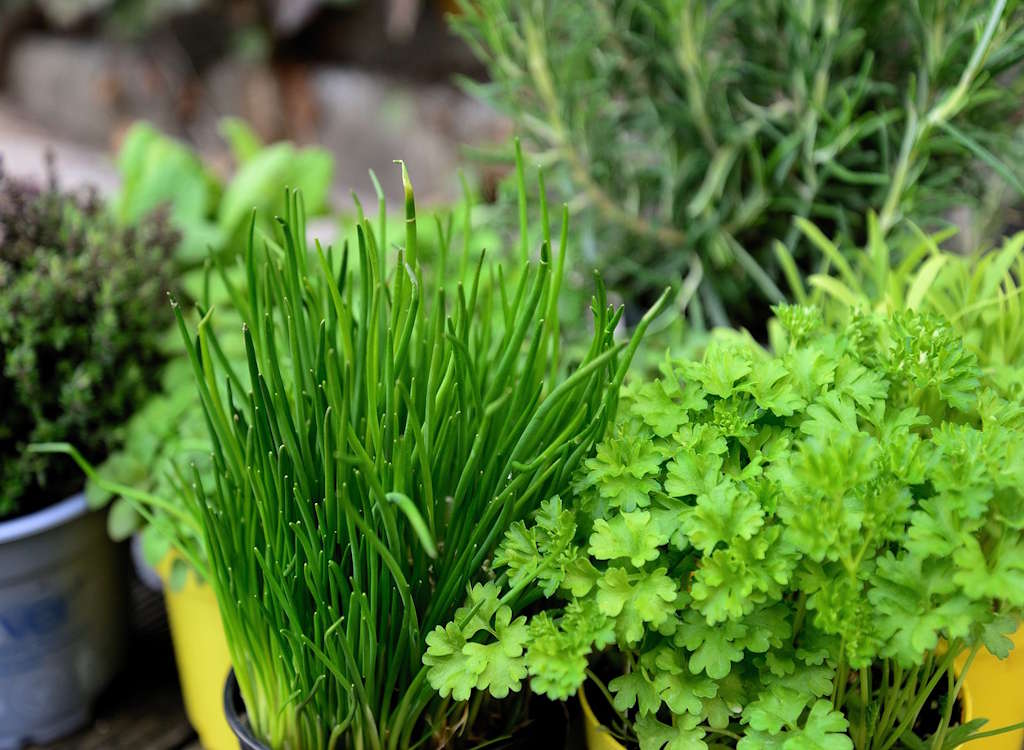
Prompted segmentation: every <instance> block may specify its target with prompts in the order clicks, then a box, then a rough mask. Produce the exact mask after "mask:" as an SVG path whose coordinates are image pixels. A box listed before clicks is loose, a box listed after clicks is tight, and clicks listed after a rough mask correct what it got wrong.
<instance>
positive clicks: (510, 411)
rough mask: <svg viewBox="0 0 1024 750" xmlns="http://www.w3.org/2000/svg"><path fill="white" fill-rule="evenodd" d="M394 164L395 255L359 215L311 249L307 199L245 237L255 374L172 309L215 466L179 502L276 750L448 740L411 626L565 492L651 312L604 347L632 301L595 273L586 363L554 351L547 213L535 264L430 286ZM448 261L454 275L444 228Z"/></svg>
mask: <svg viewBox="0 0 1024 750" xmlns="http://www.w3.org/2000/svg"><path fill="white" fill-rule="evenodd" d="M403 178H404V179H403V181H404V182H405V185H406V200H405V206H406V217H407V222H406V227H407V233H406V243H407V244H406V246H405V247H404V248H400V249H398V250H397V252H392V253H390V255H391V256H393V257H394V265H393V267H386V265H385V259H386V258H387V256H388V255H389V253H388V252H386V248H384V247H382V246H381V235H382V233H383V225H381V228H379V229H378V230H377V231H375V229H374V227H373V225H372V223H371V222H370V221H368V220H367V219H366V218H365V217H360V221H359V223H358V227H357V231H356V237H355V242H354V243H353V245H352V246H351V247H350V246H348V245H346V246H345V248H344V249H343V250H342V252H340V253H334V252H333V251H331V250H327V251H324V250H323V249H322V248H321V247H320V246H319V245H316V246H315V247H313V248H310V247H307V244H306V239H305V237H306V231H305V226H304V218H303V208H302V199H301V195H300V194H297V193H289V195H288V199H287V210H286V212H285V216H284V217H283V218H281V219H279V222H278V223H279V232H278V240H277V241H270V240H268V239H267V238H261V237H258V236H257V233H256V232H252V233H251V234H250V242H249V246H248V249H247V251H246V254H245V258H244V266H245V270H246V274H247V289H246V290H241V289H235V290H234V291H233V297H234V299H235V304H236V306H237V307H238V309H239V311H240V312H241V315H242V317H243V319H244V321H245V326H244V330H243V331H242V333H241V335H242V336H243V337H244V343H245V349H246V354H247V366H248V377H249V382H250V383H251V384H252V386H251V389H246V390H245V391H243V390H242V388H241V383H242V382H243V379H242V378H240V377H239V376H238V373H236V372H234V371H233V370H232V369H231V364H230V362H229V360H228V358H226V357H224V356H222V355H221V351H222V347H221V346H220V344H219V342H218V335H217V334H216V333H215V332H214V330H213V327H212V326H211V325H210V320H211V318H212V316H214V315H216V313H215V312H214V311H205V313H204V314H203V317H202V320H201V321H200V323H199V324H198V329H197V330H196V331H192V330H190V328H189V326H188V325H187V324H186V322H185V319H184V317H183V316H182V314H181V312H180V311H178V321H179V326H180V328H181V332H182V335H183V337H184V339H185V341H186V345H187V348H188V354H189V357H190V359H191V361H192V365H193V368H194V371H195V376H196V383H197V387H198V389H199V392H200V395H201V398H202V402H203V407H204V411H205V414H206V419H207V421H208V426H209V430H210V435H211V438H212V444H213V462H214V465H215V468H216V472H215V475H216V481H215V483H213V485H212V486H211V485H210V483H203V482H200V481H199V480H198V477H196V479H195V481H193V482H185V483H183V484H184V486H183V488H182V489H183V494H184V495H185V498H186V501H187V504H188V506H189V508H190V509H191V511H192V512H193V513H194V514H195V515H196V518H197V520H198V523H199V526H200V527H201V529H202V539H203V543H204V545H205V550H204V553H205V558H206V560H207V564H206V566H205V567H206V570H205V574H206V578H207V579H208V580H209V582H210V584H211V585H212V587H213V590H214V591H215V593H216V596H217V599H218V603H219V605H220V610H221V615H222V618H223V622H224V626H225V630H226V634H227V640H228V644H229V647H230V650H231V656H232V662H233V664H234V668H235V672H236V675H237V678H238V683H239V687H240V689H241V693H242V696H243V699H244V701H245V705H246V709H247V712H248V717H249V721H250V723H251V725H252V727H253V730H254V731H255V733H256V734H257V735H258V736H259V737H260V738H261V739H262V740H264V741H265V742H267V743H268V744H269V745H270V747H272V748H274V750H310V749H311V748H331V749H333V748H352V749H357V750H396V749H397V748H403V749H404V748H412V747H419V746H428V745H429V743H430V741H431V738H432V737H433V736H435V735H439V734H440V732H441V731H442V728H443V726H444V725H445V722H446V721H447V718H448V715H450V714H451V712H452V711H454V710H455V709H456V708H457V707H453V706H452V704H451V703H450V702H443V701H441V700H440V698H439V697H437V696H436V694H435V693H434V692H433V690H432V689H431V688H430V686H429V685H428V683H427V680H426V677H425V668H424V667H423V666H422V656H423V651H424V648H425V646H424V636H425V635H426V634H427V633H429V632H430V631H431V630H433V629H434V628H435V627H436V626H438V625H442V624H444V623H446V622H448V621H450V620H451V618H452V616H453V615H454V613H455V610H456V609H457V608H458V607H459V606H461V605H462V604H463V602H464V601H465V597H466V592H467V588H468V587H469V586H470V585H472V584H473V583H476V582H480V581H483V580H486V579H487V578H488V575H489V573H488V567H487V562H488V559H489V556H490V555H491V553H492V551H493V550H494V549H495V547H496V545H497V543H498V542H499V541H500V540H501V539H502V537H503V535H504V532H505V531H506V529H508V527H509V525H510V524H512V523H513V522H515V521H518V520H521V519H523V518H525V517H526V516H527V515H529V513H530V512H531V511H532V510H534V509H535V508H537V507H538V506H539V504H540V503H541V502H542V501H543V500H546V499H547V498H548V497H550V496H552V495H553V494H555V493H557V492H558V491H559V490H560V489H562V490H564V489H565V487H566V485H567V483H568V480H569V477H570V476H571V475H572V473H573V470H574V469H575V468H576V467H577V466H578V465H579V463H580V461H581V459H582V458H583V457H585V456H587V454H589V453H590V451H591V449H592V447H593V446H594V445H595V443H596V442H597V441H598V440H600V438H601V436H602V435H603V433H604V431H605V427H606V425H607V424H608V422H609V420H610V419H611V418H612V417H613V415H614V412H615V409H616V405H617V398H618V391H619V386H620V384H621V383H622V380H623V378H624V376H625V372H626V367H627V365H628V362H629V360H630V358H631V357H632V355H633V353H634V351H635V349H636V346H637V344H638V343H639V339H640V337H641V336H642V335H643V330H644V328H645V327H646V323H645V324H643V325H641V326H639V327H638V329H637V331H636V333H635V334H634V336H633V339H632V340H631V341H630V342H628V343H625V342H624V343H616V341H615V339H614V330H615V327H616V324H617V323H618V321H619V318H620V316H621V314H622V310H621V309H618V310H615V309H612V308H611V307H609V306H608V305H607V304H606V300H605V295H604V289H603V286H602V285H601V283H600V281H598V283H597V294H596V297H595V299H594V303H593V305H592V310H593V315H594V330H593V336H592V340H591V342H590V345H589V348H588V349H587V350H586V353H585V356H583V357H582V359H581V360H580V361H578V362H577V363H575V367H573V368H572V369H571V372H568V373H567V372H565V371H563V370H560V369H556V368H554V367H552V366H551V363H552V362H559V361H563V359H564V358H562V359H560V358H559V355H558V346H559V337H558V335H557V325H558V323H557V318H556V317H554V316H552V315H551V311H552V310H554V309H555V301H556V296H557V293H558V288H559V285H560V282H561V278H560V276H561V274H562V271H563V269H564V268H565V263H564V261H565V252H566V243H565V241H564V233H563V240H562V242H561V243H560V246H559V249H558V251H557V257H555V258H552V257H551V249H550V230H549V229H548V227H546V226H545V227H543V228H542V234H543V236H544V237H545V241H544V243H543V245H542V247H541V249H540V254H539V255H540V257H539V262H537V263H530V262H528V261H527V259H525V258H524V259H522V260H521V261H520V263H519V268H518V269H516V270H517V272H516V273H514V274H510V275H502V273H501V271H500V270H495V271H492V270H491V269H492V266H488V265H486V264H485V262H484V260H483V259H482V258H481V260H480V262H479V263H478V264H477V265H476V270H475V273H473V274H472V276H471V278H468V279H467V283H466V284H465V285H463V284H461V283H460V284H456V285H454V287H452V288H448V287H446V286H445V285H444V274H443V273H436V272H435V273H433V274H428V275H427V276H428V277H429V278H432V279H433V281H431V282H429V283H430V286H429V287H428V286H427V285H426V284H425V282H424V278H426V277H425V275H424V273H423V271H422V269H421V267H420V265H419V259H418V258H417V253H416V249H415V242H416V236H417V233H416V210H415V202H414V199H413V193H412V189H411V186H410V185H409V182H408V179H407V178H406V176H405V172H404V167H403ZM520 187H521V189H522V184H521V185H520ZM542 215H543V216H544V217H546V216H547V210H546V207H545V208H544V210H543V213H542ZM443 234H444V233H442V235H443ZM449 239H450V238H449ZM440 254H441V257H440V263H439V267H440V268H441V269H442V270H443V269H444V267H445V264H446V262H447V256H448V241H447V239H443V241H442V247H441V253H440ZM463 260H465V259H463ZM435 270H436V269H435ZM509 278H512V279H516V280H517V281H516V283H515V284H514V287H512V286H510V287H509V288H506V287H505V285H504V282H503V280H504V279H509ZM225 281H226V283H227V277H226V275H225ZM663 300H664V297H663V298H662V301H663ZM659 307H660V303H659ZM649 317H651V316H649Z"/></svg>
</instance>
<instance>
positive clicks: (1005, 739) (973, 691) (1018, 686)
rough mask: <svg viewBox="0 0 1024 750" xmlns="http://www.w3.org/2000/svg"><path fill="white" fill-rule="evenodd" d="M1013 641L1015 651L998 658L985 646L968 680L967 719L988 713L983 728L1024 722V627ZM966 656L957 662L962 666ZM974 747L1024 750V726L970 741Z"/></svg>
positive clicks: (972, 749)
mask: <svg viewBox="0 0 1024 750" xmlns="http://www.w3.org/2000/svg"><path fill="white" fill-rule="evenodd" d="M1010 640H1012V641H1013V651H1011V652H1010V655H1009V656H1008V657H1007V658H1005V659H997V658H996V657H994V656H992V654H990V653H989V652H988V651H985V650H984V649H982V650H981V651H980V652H979V653H978V655H977V656H975V657H974V662H973V663H972V664H971V670H970V672H968V673H967V679H966V680H964V689H963V697H962V703H963V706H964V721H970V720H971V719H972V718H974V717H976V716H984V717H985V718H986V719H988V723H986V724H985V726H983V727H982V728H981V729H982V731H987V730H992V729H999V728H1000V727H1005V726H1009V725H1011V724H1019V723H1020V722H1022V721H1024V628H1017V632H1015V633H1014V634H1013V635H1012V636H1010ZM962 664H963V657H962V658H961V660H960V661H959V662H958V663H957V667H958V668H959V667H960V666H961V665H962ZM967 747H969V748H970V750H1020V749H1021V747H1024V729H1018V730H1016V731H1014V732H1007V733H1006V734H998V735H996V736H995V737H985V738H984V739H980V740H976V741H974V742H971V743H968V745H967Z"/></svg>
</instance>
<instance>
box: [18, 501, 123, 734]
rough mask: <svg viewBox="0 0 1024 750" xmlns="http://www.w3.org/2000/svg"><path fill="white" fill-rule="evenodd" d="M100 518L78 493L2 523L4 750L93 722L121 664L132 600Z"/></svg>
mask: <svg viewBox="0 0 1024 750" xmlns="http://www.w3.org/2000/svg"><path fill="white" fill-rule="evenodd" d="M104 519H105V517H104V514H103V513H101V512H95V511H90V510H89V507H88V505H87V504H86V501H85V496H84V495H81V494H79V495H75V496H73V497H70V498H68V499H67V500H64V501H63V502H60V503H57V504H56V505H51V506H49V507H47V508H44V509H43V510H41V511H38V512H36V513H32V514H29V515H27V516H21V517H19V518H15V519H12V520H10V521H4V522H0V750H12V748H19V747H21V746H22V745H25V744H27V743H30V742H31V743H40V744H41V743H44V742H48V741H50V740H53V739H56V738H58V737H60V736H63V735H65V734H68V733H70V732H72V731H74V730H75V729H77V728H79V727H80V726H82V725H83V724H85V723H86V722H88V721H89V718H90V714H91V711H92V705H93V702H94V701H95V699H96V697H97V696H98V695H99V693H100V692H101V691H102V690H103V688H104V687H106V686H107V684H108V683H109V682H110V680H111V678H113V676H114V674H115V673H116V671H117V669H118V667H119V666H120V662H121V656H122V652H123V645H124V639H125V615H126V597H125V589H124V584H123V580H122V578H121V570H120V566H119V565H118V559H117V554H116V552H117V550H116V548H115V547H114V545H113V543H111V541H110V539H109V538H108V537H107V530H106V523H105V520H104Z"/></svg>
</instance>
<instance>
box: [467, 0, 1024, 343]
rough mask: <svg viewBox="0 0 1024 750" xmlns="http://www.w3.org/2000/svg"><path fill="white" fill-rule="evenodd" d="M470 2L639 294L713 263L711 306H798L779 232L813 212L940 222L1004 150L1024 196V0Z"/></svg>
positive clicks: (604, 247) (614, 262)
mask: <svg viewBox="0 0 1024 750" xmlns="http://www.w3.org/2000/svg"><path fill="white" fill-rule="evenodd" d="M461 6H462V9H463V12H462V13H461V14H459V15H457V16H453V17H452V22H453V25H454V28H455V29H456V30H457V31H458V32H459V33H460V34H461V35H462V36H463V37H465V38H466V39H467V40H468V41H469V43H470V45H471V46H472V47H473V49H474V50H475V52H476V53H477V56H478V57H479V58H480V59H481V61H483V63H484V64H485V65H486V66H487V69H488V72H489V74H490V81H488V82H487V83H474V82H466V86H467V88H469V89H470V90H471V91H472V92H474V93H476V94H477V95H479V96H480V97H481V98H483V99H485V100H487V101H489V102H491V103H493V104H494V105H495V106H497V107H498V108H499V109H501V110H503V111H505V112H507V113H508V114H510V115H511V117H512V118H513V119H514V120H515V122H516V125H517V127H518V128H519V129H520V131H521V133H522V135H523V137H524V139H525V140H524V143H525V144H526V145H527V146H528V147H529V148H531V149H532V150H533V151H534V152H535V153H536V155H537V158H538V159H542V160H543V161H544V163H546V164H554V165H557V167H558V169H557V171H555V172H554V173H553V174H552V180H551V181H552V184H556V185H558V186H560V187H561V186H570V187H569V188H568V190H569V191H570V192H569V194H570V195H573V196H576V197H578V198H577V203H576V204H577V205H578V206H580V207H581V208H582V209H583V212H582V213H583V214H584V220H585V222H586V228H587V230H588V231H589V232H590V233H592V235H593V236H594V239H595V241H594V242H593V243H590V244H588V245H586V246H585V249H584V250H583V252H585V253H588V254H593V253H594V252H595V250H594V249H592V248H596V249H597V250H596V252H597V253H600V254H599V255H598V257H597V260H598V261H599V263H600V265H601V267H602V268H605V269H606V270H607V277H608V279H609V283H610V284H611V285H613V286H614V287H615V288H622V289H624V290H626V291H628V292H631V293H633V294H637V293H639V292H643V291H644V290H647V289H650V288H651V287H656V288H657V287H661V286H662V285H663V283H664V279H666V278H674V279H676V280H677V281H678V283H683V276H684V275H686V274H687V269H690V270H694V269H696V273H697V275H698V276H699V275H700V269H701V268H702V269H703V277H704V284H703V285H702V288H701V293H700V295H699V296H698V297H697V298H695V299H694V300H693V301H692V302H691V305H690V312H691V314H692V315H693V316H694V317H696V318H698V319H704V318H709V319H710V320H711V321H713V322H715V323H724V322H725V321H726V320H727V319H728V320H732V321H741V322H747V323H756V324H761V323H762V322H763V320H764V318H765V317H767V305H766V304H765V303H764V302H763V300H771V301H774V302H780V301H782V295H781V292H780V290H779V288H778V286H777V284H778V282H779V280H780V279H781V278H782V269H781V268H780V266H779V265H778V262H777V259H776V258H775V256H774V254H773V250H772V244H773V242H774V241H775V239H776V238H780V239H783V240H784V243H785V246H786V247H787V248H788V249H789V250H790V251H791V252H792V253H794V254H795V255H797V256H798V257H799V258H801V259H803V258H806V257H807V252H806V251H807V249H808V248H809V247H810V243H809V242H808V241H806V240H805V239H804V238H803V236H802V235H801V234H800V233H799V232H798V231H797V227H796V224H795V223H794V219H793V217H794V216H796V217H805V218H810V219H812V220H814V221H820V222H822V223H823V225H824V226H826V227H827V228H828V231H829V232H834V233H836V234H838V235H841V236H843V237H847V238H850V239H851V240H852V241H862V240H863V238H864V232H865V227H864V224H863V217H864V213H865V211H866V210H867V209H869V208H874V209H875V210H876V211H878V212H879V214H880V215H881V223H882V226H883V230H885V231H888V229H889V228H890V227H892V226H894V225H895V224H896V222H898V220H899V219H900V218H901V217H904V216H910V217H917V219H918V220H922V219H927V220H934V219H935V217H939V216H942V215H943V211H944V210H945V209H946V208H948V207H950V206H961V205H971V204H974V203H976V202H977V197H978V196H980V195H982V194H983V193H984V180H985V177H984V175H985V173H986V170H987V169H989V168H990V167H994V168H995V170H996V171H997V172H998V174H999V175H1001V177H1002V178H1003V179H1005V180H1006V181H1007V183H1009V184H1011V185H1013V186H1014V187H1015V188H1016V189H1017V190H1022V191H1024V185H1022V183H1024V180H1022V175H1021V172H1020V164H1021V161H1022V158H1021V157H1022V150H1021V146H1022V141H1021V139H1020V137H1019V134H1018V133H1019V131H1018V123H1017V121H1016V120H1015V118H1014V116H1013V113H1014V111H1015V109H1016V107H1017V106H1018V103H1019V102H1020V101H1021V96H1022V87H1024V78H1021V76H1019V75H1016V73H1011V72H1010V69H1011V68H1013V66H1015V65H1017V64H1018V63H1019V62H1020V61H1021V59H1022V55H1024V26H1022V24H1024V9H1022V8H1021V6H1020V4H1019V3H1018V2H1015V1H1013V0H1011V1H1010V2H1005V1H1004V0H990V1H980V0H969V1H967V2H948V1H942V0H928V1H926V2H911V3H878V2H873V1H871V0H821V1H820V2H811V1H807V2H780V1H779V0H740V1H738V2H708V1H707V0H583V1H580V2H565V1H564V0H463V2H462V3H461ZM1003 72H1007V73H1008V75H1002V73H1003ZM996 155H998V156H996ZM583 237H586V235H583ZM588 257H589V255H588Z"/></svg>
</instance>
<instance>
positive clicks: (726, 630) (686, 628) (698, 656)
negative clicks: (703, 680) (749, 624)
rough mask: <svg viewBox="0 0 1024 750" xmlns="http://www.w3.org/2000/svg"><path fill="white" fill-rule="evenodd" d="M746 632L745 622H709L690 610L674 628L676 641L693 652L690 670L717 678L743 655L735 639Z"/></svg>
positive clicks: (727, 671) (724, 674)
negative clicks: (716, 623)
mask: <svg viewBox="0 0 1024 750" xmlns="http://www.w3.org/2000/svg"><path fill="white" fill-rule="evenodd" d="M746 633H747V628H746V626H744V625H741V624H739V623H736V622H726V623H724V624H722V625H709V624H708V623H707V622H706V621H705V620H704V619H703V618H702V617H701V616H700V615H699V614H698V613H697V612H694V611H690V612H687V614H686V618H685V621H684V622H683V623H682V624H681V625H680V626H679V628H678V629H677V630H676V635H675V642H676V644H677V645H679V646H685V647H686V648H687V649H689V650H690V651H692V652H693V653H692V656H691V657H690V661H689V669H690V672H692V673H693V674H699V673H700V672H704V673H705V674H706V675H707V676H708V677H710V678H711V679H713V680H720V679H722V678H723V677H725V676H726V675H728V674H729V672H730V670H731V669H732V665H733V664H734V663H735V662H738V661H740V660H741V659H742V658H743V648H742V646H741V645H738V641H740V639H742V638H743V637H744V636H745V635H746Z"/></svg>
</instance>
